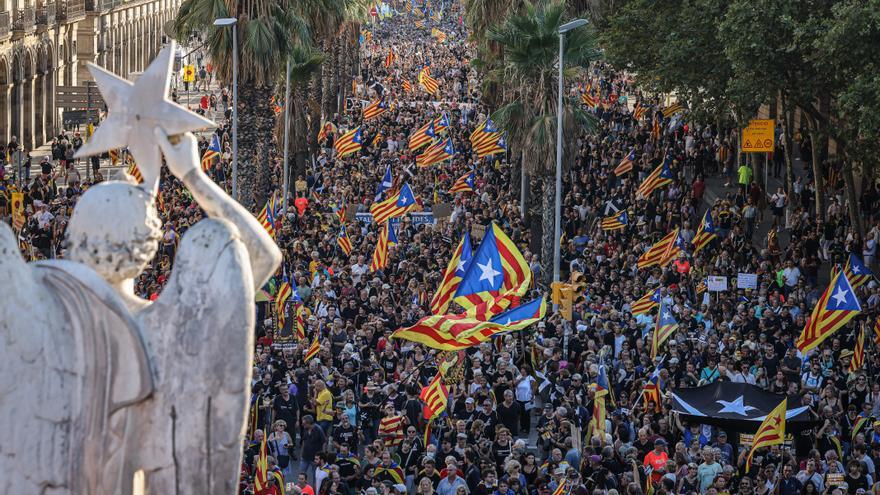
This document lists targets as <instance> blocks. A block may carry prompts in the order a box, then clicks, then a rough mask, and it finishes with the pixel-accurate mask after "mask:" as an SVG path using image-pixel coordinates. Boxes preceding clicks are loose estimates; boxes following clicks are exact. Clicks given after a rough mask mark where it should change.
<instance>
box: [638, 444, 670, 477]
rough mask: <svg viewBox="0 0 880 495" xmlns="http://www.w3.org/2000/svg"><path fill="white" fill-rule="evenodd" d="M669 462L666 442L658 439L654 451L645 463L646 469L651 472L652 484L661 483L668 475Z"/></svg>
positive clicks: (648, 455)
mask: <svg viewBox="0 0 880 495" xmlns="http://www.w3.org/2000/svg"><path fill="white" fill-rule="evenodd" d="M667 461H669V454H667V453H666V440H664V439H662V438H658V439H656V440H654V450H652V451H651V452H648V454H647V455H646V456H645V460H644V463H643V464H644V466H645V468H646V469H648V468H650V470H651V483H654V484H657V483H659V482H660V478H662V477H663V475H664V474H666V462H667Z"/></svg>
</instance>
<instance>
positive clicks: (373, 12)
mask: <svg viewBox="0 0 880 495" xmlns="http://www.w3.org/2000/svg"><path fill="white" fill-rule="evenodd" d="M361 12H363V11H361ZM370 15H371V16H372V17H378V16H379V11H378V10H376V6H375V5H373V6H372V7H371V8H370Z"/></svg>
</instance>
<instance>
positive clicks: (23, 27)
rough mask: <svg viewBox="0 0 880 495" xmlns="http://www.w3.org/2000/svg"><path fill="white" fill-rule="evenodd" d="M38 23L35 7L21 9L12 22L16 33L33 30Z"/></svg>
mask: <svg viewBox="0 0 880 495" xmlns="http://www.w3.org/2000/svg"><path fill="white" fill-rule="evenodd" d="M36 24H37V18H36V12H34V8H33V7H25V8H23V9H19V11H18V12H16V14H15V22H14V23H13V24H12V31H13V33H14V34H19V35H25V34H29V33H31V32H33V30H34V27H35V26H36Z"/></svg>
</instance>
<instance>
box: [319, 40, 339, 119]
mask: <svg viewBox="0 0 880 495" xmlns="http://www.w3.org/2000/svg"><path fill="white" fill-rule="evenodd" d="M321 50H322V51H323V52H324V56H325V57H327V58H326V59H325V60H324V63H323V64H321V118H322V119H323V120H329V119H330V118H331V117H332V116H333V113H332V112H331V111H330V100H331V98H330V97H331V96H332V93H333V86H332V82H333V66H334V65H335V64H336V57H335V51H334V50H333V40H332V39H326V40H324V42H323V43H322V44H321Z"/></svg>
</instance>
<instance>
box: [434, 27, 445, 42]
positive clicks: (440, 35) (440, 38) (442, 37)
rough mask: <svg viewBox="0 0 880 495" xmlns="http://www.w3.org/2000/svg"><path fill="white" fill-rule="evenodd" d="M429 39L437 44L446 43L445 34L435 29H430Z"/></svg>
mask: <svg viewBox="0 0 880 495" xmlns="http://www.w3.org/2000/svg"><path fill="white" fill-rule="evenodd" d="M431 37H432V38H434V39H435V40H437V43H443V42H444V41H446V33H444V32H443V31H441V30H439V29H437V28H431Z"/></svg>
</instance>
